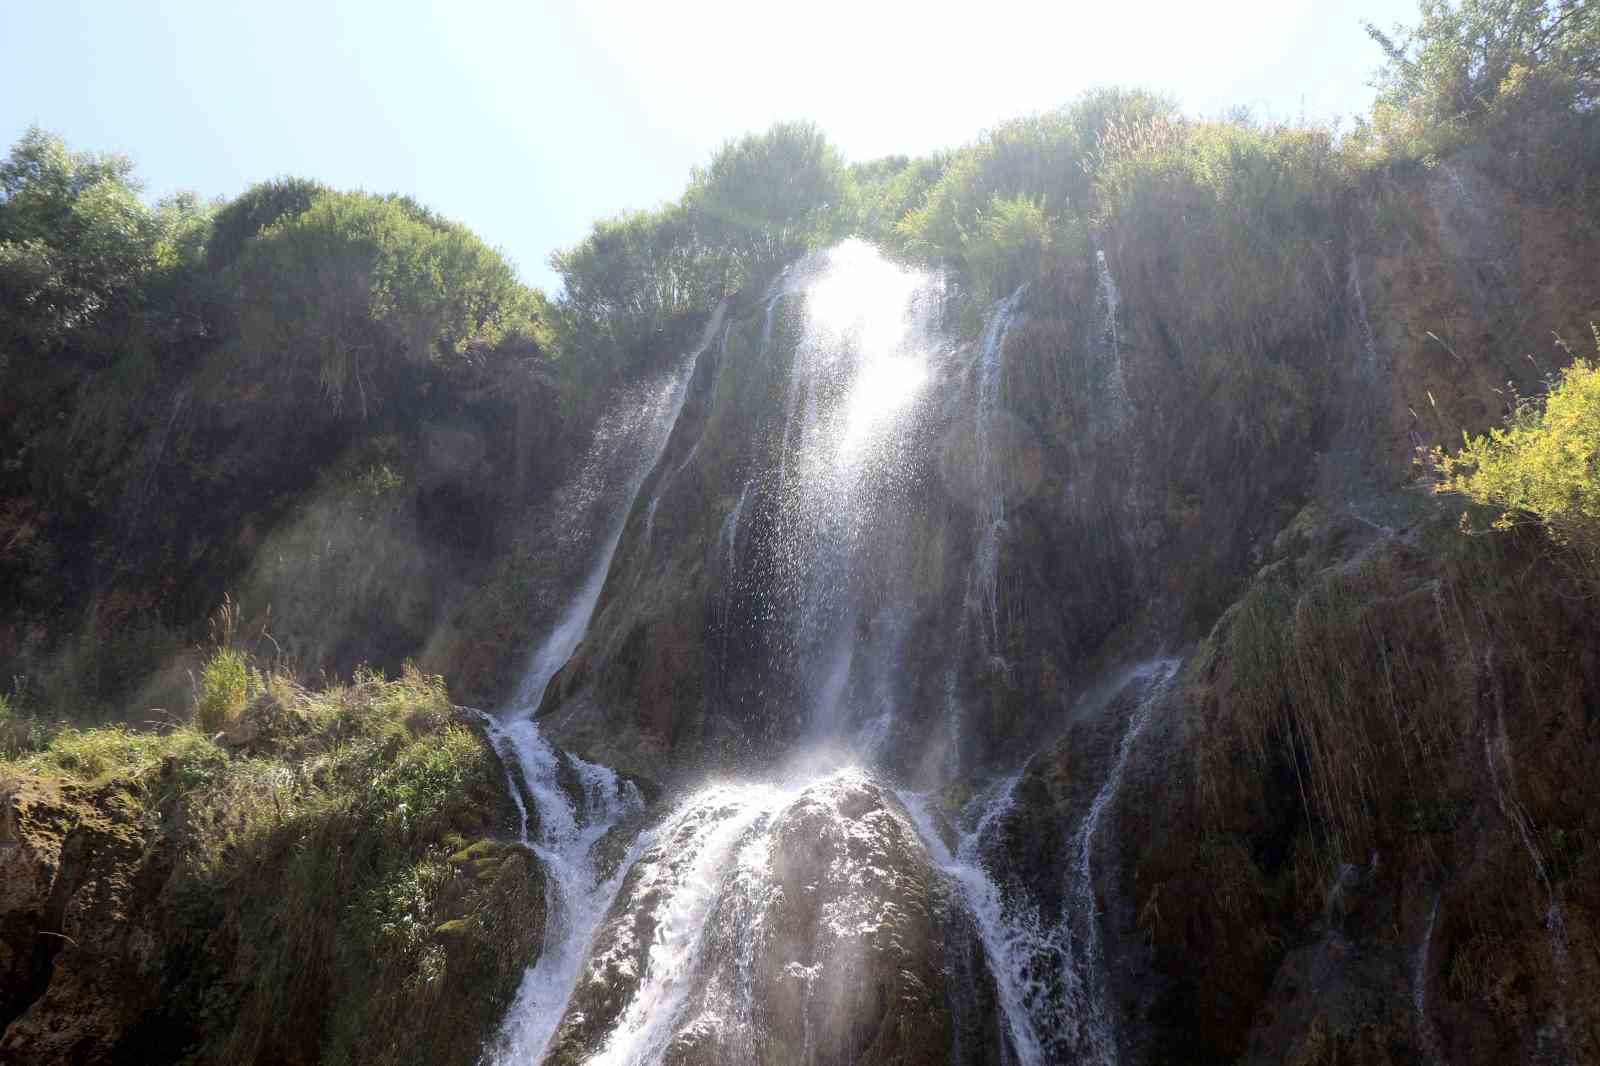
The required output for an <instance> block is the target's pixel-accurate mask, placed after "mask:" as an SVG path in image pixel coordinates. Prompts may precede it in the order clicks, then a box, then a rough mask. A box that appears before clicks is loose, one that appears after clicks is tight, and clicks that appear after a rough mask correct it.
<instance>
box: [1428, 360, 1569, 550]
mask: <svg viewBox="0 0 1600 1066" xmlns="http://www.w3.org/2000/svg"><path fill="white" fill-rule="evenodd" d="M1596 340H1597V343H1600V333H1597V335H1596ZM1433 459H1434V462H1435V465H1436V467H1437V469H1438V471H1439V475H1440V481H1439V483H1438V485H1437V486H1435V488H1436V491H1438V492H1441V493H1453V494H1457V495H1460V496H1464V497H1466V498H1467V499H1469V500H1471V501H1473V502H1474V503H1477V504H1482V505H1485V506H1488V507H1493V508H1495V509H1497V510H1498V511H1499V512H1500V514H1499V517H1497V518H1496V519H1495V522H1494V525H1495V527H1496V528H1499V529H1506V528H1509V527H1511V526H1513V525H1516V524H1518V523H1522V522H1529V521H1531V522H1537V523H1539V524H1541V525H1542V526H1543V527H1544V528H1545V529H1547V530H1548V531H1549V533H1550V535H1551V536H1552V537H1553V538H1554V539H1555V540H1556V541H1557V542H1558V543H1561V544H1564V545H1568V546H1570V547H1572V548H1573V549H1574V550H1576V551H1577V552H1578V553H1579V554H1580V555H1581V556H1582V557H1584V559H1585V560H1586V561H1588V562H1589V563H1591V564H1594V563H1597V562H1600V366H1597V365H1596V364H1594V363H1592V362H1589V361H1587V360H1584V359H1578V360H1575V361H1574V362H1573V363H1572V364H1571V365H1570V366H1568V367H1567V368H1566V369H1565V370H1563V371H1561V373H1560V374H1559V375H1558V376H1557V377H1556V378H1554V379H1553V381H1552V382H1551V385H1550V389H1549V391H1548V392H1547V393H1546V394H1545V395H1543V396H1537V397H1523V398H1521V399H1519V400H1518V401H1517V402H1516V404H1515V407H1514V409H1513V411H1512V413H1511V414H1510V415H1509V416H1507V418H1506V422H1505V425H1504V426H1502V427H1500V428H1498V429H1493V430H1490V431H1489V432H1488V433H1487V434H1485V435H1483V436H1478V437H1468V436H1467V435H1466V433H1465V432H1463V433H1462V445H1461V449H1460V450H1459V451H1457V452H1454V453H1449V452H1446V451H1444V450H1443V449H1435V451H1434V453H1433ZM1463 519H1465V516H1463Z"/></svg>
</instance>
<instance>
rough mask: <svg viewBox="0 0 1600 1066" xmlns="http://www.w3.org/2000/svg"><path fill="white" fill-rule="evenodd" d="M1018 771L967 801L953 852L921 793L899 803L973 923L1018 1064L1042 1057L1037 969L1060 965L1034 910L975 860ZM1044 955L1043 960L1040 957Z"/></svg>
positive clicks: (1006, 808)
mask: <svg viewBox="0 0 1600 1066" xmlns="http://www.w3.org/2000/svg"><path fill="white" fill-rule="evenodd" d="M1021 779H1022V773H1021V772H1020V771H1019V772H1017V773H1015V774H1013V775H1011V776H1010V777H1007V778H1004V779H1003V780H1001V781H999V782H997V783H996V784H994V785H992V786H990V787H989V788H988V789H986V790H985V791H984V792H983V793H982V794H981V795H980V796H979V797H978V798H977V799H975V800H974V801H973V802H972V804H970V805H969V806H968V809H967V811H966V812H963V813H964V814H965V815H966V816H967V817H965V818H964V819H963V820H964V821H970V823H971V828H970V829H968V830H966V831H965V832H962V833H961V834H960V837H959V839H958V841H957V844H956V850H955V852H954V853H952V852H951V851H950V849H949V848H948V847H947V846H946V845H945V842H944V838H943V837H942V836H941V835H940V833H939V830H938V828H937V826H936V825H935V824H934V820H933V816H932V815H931V814H929V812H928V808H927V797H925V796H922V795H919V794H917V793H913V792H907V791H904V790H902V791H901V792H900V793H899V797H900V802H901V804H902V805H903V806H904V807H905V809H906V812H907V813H908V814H910V815H911V819H912V822H913V823H914V824H915V825H916V827H917V832H918V834H919V835H920V836H921V837H922V842H923V844H924V846H926V847H927V849H928V853H929V855H930V856H932V858H933V861H934V865H936V866H937V867H938V868H939V871H940V872H941V873H943V874H944V876H945V877H946V878H948V879H949V880H950V882H951V883H952V884H954V885H955V887H956V890H957V891H958V892H959V893H960V894H961V901H962V903H963V904H964V905H965V906H966V908H967V911H968V913H970V914H971V915H972V917H973V920H974V921H975V922H976V923H977V926H978V936H979V939H980V940H981V941H982V943H983V951H984V956H985V959H986V960H987V962H988V966H989V972H990V974H991V975H992V976H993V978H994V982H995V993H996V999H997V1000H998V1002H999V1006H1000V1012H1001V1016H1002V1018H1003V1019H1004V1021H1005V1037H1006V1040H1007V1048H1008V1050H1009V1052H1010V1054H1011V1055H1012V1056H1013V1058H1014V1059H1015V1061H1016V1063H1017V1064H1018V1066H1040V1064H1041V1063H1043V1062H1045V1061H1046V1060H1045V1052H1044V1041H1043V1039H1042V1038H1041V1036H1040V1032H1039V1028H1038V1026H1037V1024H1036V1022H1035V1019H1034V1017H1033V1014H1032V1009H1033V1007H1034V1006H1035V1005H1036V1004H1038V1003H1040V1002H1042V1001H1043V1000H1044V998H1045V997H1046V996H1047V995H1048V991H1047V988H1046V987H1045V986H1044V985H1043V984H1041V982H1040V974H1041V973H1049V972H1051V971H1054V970H1059V969H1061V968H1062V967H1063V966H1065V965H1066V958H1065V955H1064V951H1063V945H1062V943H1061V941H1060V939H1059V936H1058V935H1057V931H1056V930H1053V929H1049V928H1047V927H1045V926H1044V925H1043V924H1042V923H1041V921H1040V918H1039V914H1038V911H1037V910H1036V909H1035V908H1032V907H1029V906H1027V905H1026V904H1025V903H1022V902H1020V901H1018V900H1015V899H1013V900H1011V901H1009V902H1008V901H1007V898H1006V894H1005V893H1004V892H1002V890H1001V888H1000V885H999V884H998V883H997V882H996V881H995V879H994V875H993V874H992V873H991V871H990V868H989V866H988V864H987V863H986V862H985V861H984V859H983V858H982V853H983V851H984V848H985V845H986V844H988V843H989V842H990V836H991V831H992V830H993V829H994V828H995V827H996V826H998V825H999V823H1000V821H1001V820H1002V819H1003V818H1004V817H1005V816H1006V815H1007V814H1008V813H1010V811H1011V809H1012V807H1013V806H1014V804H1015V793H1016V787H1017V782H1018V781H1020V780H1021ZM1041 960H1044V965H1040V961H1041Z"/></svg>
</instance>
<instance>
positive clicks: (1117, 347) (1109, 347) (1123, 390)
mask: <svg viewBox="0 0 1600 1066" xmlns="http://www.w3.org/2000/svg"><path fill="white" fill-rule="evenodd" d="M1094 267H1095V275H1096V279H1097V283H1096V286H1095V309H1096V310H1097V311H1098V312H1099V316H1100V345H1101V350H1102V352H1103V355H1104V358H1105V361H1106V371H1105V372H1106V402H1107V403H1108V404H1109V405H1110V408H1111V424H1112V425H1113V426H1121V425H1122V424H1123V423H1124V422H1126V421H1127V418H1128V414H1129V411H1130V409H1131V406H1132V405H1131V402H1130V401H1129V399H1128V383H1127V381H1126V379H1125V378H1124V377H1123V374H1122V337H1121V335H1120V333H1119V329H1120V326H1119V324H1118V322H1117V311H1118V309H1119V308H1120V306H1121V297H1120V296H1119V294H1118V292H1117V282H1116V279H1115V278H1113V277H1112V276H1111V267H1110V265H1109V264H1108V263H1107V262H1106V253H1105V252H1104V251H1103V250H1101V249H1096V250H1095V253H1094Z"/></svg>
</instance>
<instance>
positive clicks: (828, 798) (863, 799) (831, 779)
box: [562, 766, 911, 1066]
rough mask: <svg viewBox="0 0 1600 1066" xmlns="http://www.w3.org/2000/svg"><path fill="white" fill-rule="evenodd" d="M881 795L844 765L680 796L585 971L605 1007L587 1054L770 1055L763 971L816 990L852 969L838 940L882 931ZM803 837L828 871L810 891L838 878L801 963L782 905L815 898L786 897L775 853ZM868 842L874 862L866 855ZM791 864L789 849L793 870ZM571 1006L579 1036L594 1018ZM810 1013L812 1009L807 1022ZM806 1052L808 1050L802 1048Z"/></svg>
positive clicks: (629, 1064) (599, 1059)
mask: <svg viewBox="0 0 1600 1066" xmlns="http://www.w3.org/2000/svg"><path fill="white" fill-rule="evenodd" d="M882 796H883V793H882V792H881V790H879V789H878V788H877V786H875V785H873V784H872V782H871V778H870V776H869V775H868V774H867V773H866V772H865V771H863V770H861V769H859V768H857V767H853V766H846V767H843V768H835V769H833V770H831V771H825V772H823V773H821V774H820V775H816V776H813V775H811V774H809V773H805V774H802V775H800V776H799V777H797V778H796V779H794V780H789V781H780V782H775V783H739V784H733V783H721V784H714V785H710V786H707V787H705V788H702V789H700V790H699V791H697V792H695V793H694V794H692V795H690V796H688V797H687V798H686V799H685V800H684V801H683V802H682V803H680V804H679V805H678V806H677V807H676V809H674V810H673V812H672V813H671V814H670V815H668V816H667V818H666V819H665V820H664V821H663V822H662V824H661V825H660V827H659V828H658V829H657V830H656V831H655V832H654V833H653V834H652V837H651V841H650V844H649V846H648V847H646V848H645V849H644V850H643V851H642V852H641V853H640V854H639V856H638V858H637V860H636V861H635V862H634V868H633V870H632V872H631V873H630V874H629V878H628V882H629V883H628V900H629V903H628V905H627V906H625V907H621V908H619V909H618V912H617V913H616V914H614V915H613V917H612V919H611V920H610V921H609V922H608V923H607V925H606V928H605V930H604V932H603V934H602V937H601V941H602V942H601V943H600V944H599V945H598V946H597V948H596V950H595V953H594V955H593V957H592V958H591V959H590V961H589V964H588V966H587V967H586V970H585V976H584V978H583V982H582V985H583V987H588V988H593V989H594V990H596V991H597V992H598V993H599V995H598V996H597V998H596V999H594V1000H591V1001H587V1005H589V1006H590V1007H591V1008H592V1009H593V1010H597V1011H600V1012H602V1014H603V1015H604V1017H603V1018H602V1019H601V1020H602V1021H603V1022H604V1034H603V1036H600V1037H599V1039H598V1041H597V1043H596V1044H594V1045H591V1046H590V1047H588V1048H586V1049H584V1050H585V1054H584V1061H585V1062H587V1063H591V1064H594V1066H645V1064H651V1063H660V1062H663V1061H672V1060H673V1059H674V1057H675V1055H674V1051H675V1049H676V1048H677V1047H679V1046H683V1045H687V1046H691V1047H700V1046H704V1045H710V1046H711V1047H715V1048H717V1049H718V1050H719V1051H720V1052H721V1054H720V1055H718V1056H716V1057H715V1061H731V1062H756V1061H762V1059H763V1057H764V1053H765V1052H766V1051H767V1046H766V1045H765V1044H764V1043H763V1034H762V1032H761V1029H760V1026H759V1021H760V1018H759V1015H760V1013H761V1011H762V1006H761V1003H762V1002H763V999H762V995H761V993H760V992H759V991H758V987H759V986H761V985H762V983H763V980H767V981H772V980H776V981H777V982H778V983H780V984H787V985H789V986H790V987H801V988H804V989H806V990H807V996H809V992H810V991H811V990H812V989H814V987H815V985H816V984H817V982H818V981H819V980H820V979H821V978H822V977H823V975H824V974H826V973H829V972H831V971H830V967H837V966H838V965H839V964H840V963H841V961H843V962H844V963H845V964H846V965H848V958H846V957H847V956H849V954H850V952H849V951H847V950H846V951H843V952H839V951H836V950H834V949H836V948H838V947H839V946H840V945H846V946H848V945H854V944H859V943H861V942H862V941H863V938H864V937H868V936H870V934H871V933H872V931H873V930H874V929H875V927H876V924H877V922H878V915H877V912H876V907H875V905H874V901H875V899H876V897H875V895H874V894H873V893H872V892H871V891H870V886H869V887H867V888H863V885H864V883H865V882H866V881H869V880H870V879H871V877H872V876H873V874H874V872H877V873H881V870H878V869H877V867H876V864H874V863H872V862H871V861H870V860H871V858H872V857H873V856H872V854H871V851H870V845H868V844H867V841H868V840H869V839H870V838H871V836H872V835H873V834H874V833H876V832H878V831H879V830H880V829H882V828H883V827H884V826H885V825H888V824H892V819H893V815H892V814H891V813H890V812H889V811H888V809H887V808H885V807H883V806H882V803H881V797H882ZM864 805H865V806H867V807H875V809H876V810H877V811H878V819H879V820H877V821H874V819H873V818H872V817H871V816H864V815H863V807H864ZM882 819H889V820H891V821H890V822H888V823H886V822H884V821H883V820H882ZM800 826H803V827H804V829H803V830H798V829H797V827H800ZM905 832H906V833H907V834H910V833H911V830H910V829H909V827H908V828H907V829H906V830H905ZM797 842H801V844H802V846H803V847H804V848H805V849H806V854H807V857H808V858H810V857H812V856H813V854H814V853H813V852H811V851H810V849H811V848H812V847H813V846H814V843H815V842H821V845H822V852H821V853H820V866H819V867H818V868H816V869H811V868H808V869H807V870H806V872H805V876H806V878H807V879H808V884H807V885H806V886H802V888H803V890H804V891H815V882H817V881H823V882H827V884H828V886H829V890H828V891H823V892H820V893H819V894H818V896H817V906H816V910H815V912H814V913H813V912H811V911H810V910H809V909H804V911H803V913H805V914H806V915H807V919H808V920H812V921H815V923H816V925H817V929H816V936H817V939H816V941H815V942H814V943H813V944H812V945H811V953H810V954H808V955H807V956H806V957H805V958H794V957H792V956H789V955H788V954H787V953H786V952H785V949H784V948H783V946H782V944H783V940H782V934H783V931H784V929H785V928H788V927H789V926H790V923H792V922H793V921H794V920H795V915H794V913H793V911H790V912H788V913H789V917H788V918H787V919H785V918H784V914H785V911H784V908H786V907H788V908H793V907H795V906H796V905H800V906H801V907H802V908H804V907H805V905H804V903H802V901H800V900H798V899H795V898H792V897H791V896H789V895H788V894H787V893H786V891H785V888H784V883H783V876H784V874H783V871H782V863H781V862H780V860H779V852H780V851H781V850H782V849H784V848H785V847H787V848H791V849H792V848H794V847H795V846H796V843H797ZM863 846H867V847H868V851H867V853H866V854H865V856H864V857H865V858H866V859H867V860H869V861H867V862H864V863H857V862H855V861H854V860H856V859H858V858H861V857H863V853H862V851H861V850H860V849H861V848H862V847H863ZM793 863H794V859H793V858H792V857H791V858H790V860H789V863H788V867H789V868H790V869H791V870H792V869H793ZM772 923H777V924H776V926H774V925H773V924H772ZM769 929H770V930H771V931H772V932H773V933H774V934H775V936H776V939H772V938H769V936H768V932H769ZM774 950H776V951H778V952H779V953H780V954H774ZM618 975H626V982H627V985H628V990H627V992H626V1001H625V1002H623V1003H618V1002H616V999H615V992H614V989H615V988H616V983H615V982H616V981H617V979H618ZM572 1010H573V1013H572V1014H571V1015H570V1017H571V1018H572V1020H573V1023H574V1024H573V1025H572V1026H563V1030H562V1032H563V1036H562V1039H563V1040H564V1041H578V1042H580V1043H582V1042H583V1040H584V1037H583V1036H582V1033H581V1031H582V1029H583V1028H584V1026H585V1025H586V1024H587V1022H588V1021H589V1020H590V1019H589V1018H588V1016H587V1015H586V1014H585V1013H584V1007H582V1006H579V1007H574V1008H572ZM811 1015H812V1012H811V1011H809V1010H807V1011H806V1016H807V1021H808V1022H809V1021H810V1019H811ZM574 1030H576V1031H574ZM807 1032H808V1034H811V1029H810V1027H809V1025H808V1027H807ZM811 1038H812V1036H810V1035H808V1041H809V1040H810V1039H811ZM562 1047H563V1048H564V1049H565V1050H566V1051H568V1052H569V1053H570V1052H572V1051H575V1050H577V1049H575V1048H573V1047H572V1046H571V1045H570V1044H569V1043H563V1044H562ZM812 1050H813V1051H814V1049H812ZM799 1061H811V1058H810V1057H809V1055H808V1054H807V1053H804V1052H803V1053H802V1054H801V1055H800V1058H799Z"/></svg>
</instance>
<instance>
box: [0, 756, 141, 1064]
mask: <svg viewBox="0 0 1600 1066" xmlns="http://www.w3.org/2000/svg"><path fill="white" fill-rule="evenodd" d="M141 821H142V819H141V812H140V810H139V806H138V803H137V801H136V799H135V798H134V797H132V796H130V795H129V794H128V793H127V792H126V790H125V789H123V788H122V787H119V786H108V787H106V788H104V789H101V790H99V791H98V792H97V793H87V792H85V791H83V790H77V789H57V788H55V787H52V786H51V785H48V784H42V783H35V782H28V781H18V782H13V783H11V784H10V785H9V786H8V787H6V788H5V789H4V791H3V792H0V855H3V856H4V860H3V867H0V900H3V911H0V913H3V914H4V919H3V922H4V926H3V928H4V933H5V935H4V941H3V945H0V960H3V964H4V978H5V979H4V981H3V983H0V988H3V989H4V992H5V998H4V1001H3V1003H4V1007H3V1009H4V1014H3V1015H0V1021H3V1023H4V1025H5V1028H4V1036H3V1038H0V1055H3V1056H5V1057H7V1058H8V1059H10V1060H12V1061H17V1062H24V1061H25V1062H39V1063H51V1062H61V1063H67V1062H105V1061H110V1060H112V1059H113V1057H114V1056H115V1055H116V1053H117V1052H118V1051H119V1049H121V1048H122V1047H123V1046H124V1045H125V1044H126V1042H127V1039H128V1037H129V1035H130V1030H131V1029H132V1027H133V1024H134V1022H135V1021H136V1019H138V1018H139V1017H140V1016H141V1015H142V1014H143V1013H144V1012H145V1011H147V1010H149V1009H150V1008H151V1007H152V1006H154V1003H153V1002H152V999H153V995H154V992H155V989H154V988H153V987H152V985H151V977H152V976H153V974H154V973H155V971H156V969H157V965H158V960H157V957H156V956H157V946H156V944H155V943H154V938H153V937H152V935H151V930H150V929H149V928H148V927H147V926H146V927H143V928H141V924H140V923H139V922H137V921H136V913H135V912H136V908H137V901H136V897H137V895H138V892H139V890H140V888H141V887H142V886H140V885H139V884H138V883H137V879H136V872H137V870H138V867H139V859H140V857H141V852H142V850H143V834H142V825H141ZM157 861H158V862H159V858H158V859H157Z"/></svg>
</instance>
